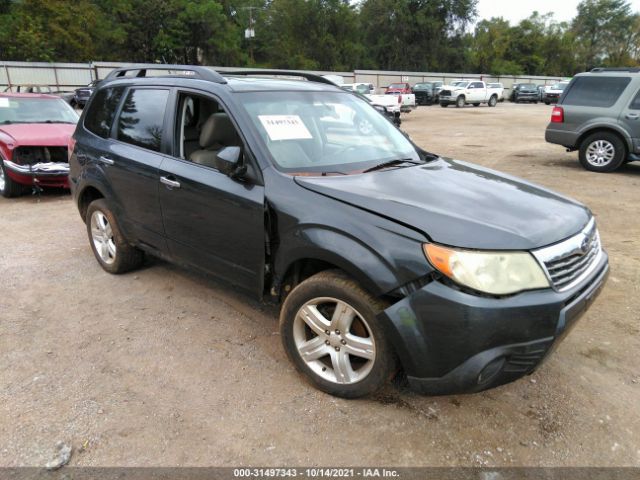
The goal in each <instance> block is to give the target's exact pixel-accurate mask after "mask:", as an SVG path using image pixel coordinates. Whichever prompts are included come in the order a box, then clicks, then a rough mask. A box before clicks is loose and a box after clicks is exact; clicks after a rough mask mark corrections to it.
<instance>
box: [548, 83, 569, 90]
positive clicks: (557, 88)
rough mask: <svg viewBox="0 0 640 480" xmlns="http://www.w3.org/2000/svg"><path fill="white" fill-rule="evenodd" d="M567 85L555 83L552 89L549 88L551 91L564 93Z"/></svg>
mask: <svg viewBox="0 0 640 480" xmlns="http://www.w3.org/2000/svg"><path fill="white" fill-rule="evenodd" d="M567 85H568V83H556V84H555V85H554V86H553V87H551V89H552V90H560V91H564V89H565V87H566V86H567Z"/></svg>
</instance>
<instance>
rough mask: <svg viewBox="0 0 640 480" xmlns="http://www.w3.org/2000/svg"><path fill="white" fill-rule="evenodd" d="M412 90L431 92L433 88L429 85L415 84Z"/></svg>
mask: <svg viewBox="0 0 640 480" xmlns="http://www.w3.org/2000/svg"><path fill="white" fill-rule="evenodd" d="M413 88H415V89H418V90H431V89H432V88H433V86H432V84H430V83H416V86H415V87H413Z"/></svg>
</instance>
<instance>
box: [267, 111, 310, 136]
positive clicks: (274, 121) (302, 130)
mask: <svg viewBox="0 0 640 480" xmlns="http://www.w3.org/2000/svg"><path fill="white" fill-rule="evenodd" d="M258 118H259V119H260V122H262V126H263V127H264V129H265V130H266V131H267V134H268V135H269V138H270V139H271V140H303V139H309V138H313V137H312V136H311V132H309V130H308V129H307V127H306V125H305V124H304V122H303V121H302V119H301V118H300V117H299V116H298V115H258Z"/></svg>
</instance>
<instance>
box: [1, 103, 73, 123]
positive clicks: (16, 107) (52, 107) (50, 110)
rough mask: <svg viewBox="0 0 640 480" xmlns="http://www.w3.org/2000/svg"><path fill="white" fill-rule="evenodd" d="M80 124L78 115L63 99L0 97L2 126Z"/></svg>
mask: <svg viewBox="0 0 640 480" xmlns="http://www.w3.org/2000/svg"><path fill="white" fill-rule="evenodd" d="M11 123H78V114H77V113H76V112H75V110H74V109H73V108H71V107H70V106H69V104H68V103H67V102H65V101H64V100H62V99H61V98H37V97H33V98H26V97H0V124H11Z"/></svg>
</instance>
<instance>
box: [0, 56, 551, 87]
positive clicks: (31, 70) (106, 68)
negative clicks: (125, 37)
mask: <svg viewBox="0 0 640 480" xmlns="http://www.w3.org/2000/svg"><path fill="white" fill-rule="evenodd" d="M127 65H132V64H130V63H109V62H93V63H44V62H0V91H3V90H5V89H8V90H9V91H13V90H15V87H16V86H17V85H49V86H51V87H53V88H55V89H56V90H73V89H75V88H78V87H81V86H84V85H87V84H88V83H89V82H91V81H92V80H99V79H102V78H104V77H106V76H107V75H108V74H109V72H110V71H111V70H113V69H114V68H118V67H123V66H127ZM212 68H214V69H215V70H218V71H222V72H224V71H230V70H237V69H236V68H233V67H212ZM309 73H316V74H320V75H327V74H332V75H339V76H341V77H343V78H344V81H345V83H354V82H364V83H372V84H373V85H374V87H375V88H376V90H377V91H378V92H382V91H383V89H384V88H385V87H387V86H388V85H389V84H391V83H399V82H408V83H410V84H411V85H414V84H416V83H419V82H425V81H436V80H439V81H443V82H445V84H448V83H450V82H451V81H453V80H460V79H466V80H472V79H477V80H484V81H486V82H500V83H502V84H503V85H504V86H505V88H507V89H509V88H511V86H512V85H513V84H514V83H536V84H541V85H550V84H553V83H556V82H558V81H560V80H562V78H561V77H544V76H495V75H481V74H462V73H436V72H402V71H395V72H390V71H378V70H355V71H353V72H309Z"/></svg>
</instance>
